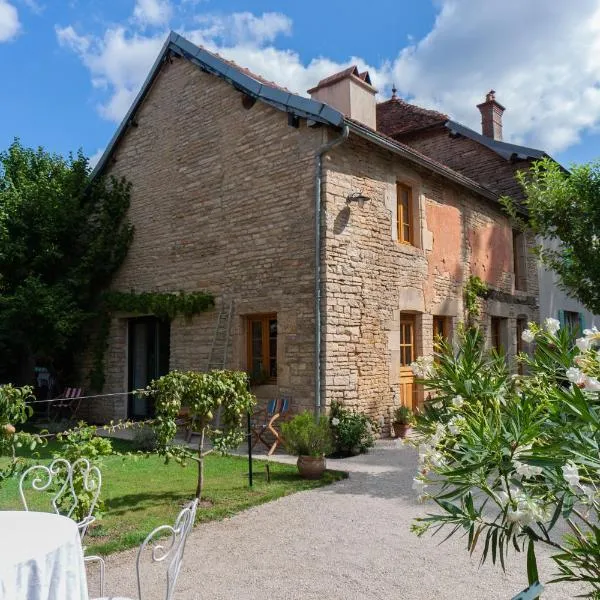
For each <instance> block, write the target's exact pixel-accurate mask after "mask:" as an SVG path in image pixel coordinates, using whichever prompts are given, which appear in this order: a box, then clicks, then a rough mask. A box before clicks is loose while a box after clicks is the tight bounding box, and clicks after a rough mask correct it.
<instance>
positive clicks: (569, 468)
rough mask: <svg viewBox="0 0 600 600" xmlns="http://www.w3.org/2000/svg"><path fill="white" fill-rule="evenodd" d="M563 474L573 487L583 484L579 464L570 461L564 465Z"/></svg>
mask: <svg viewBox="0 0 600 600" xmlns="http://www.w3.org/2000/svg"><path fill="white" fill-rule="evenodd" d="M562 474H563V477H564V478H565V481H566V482H567V483H568V484H569V485H570V486H571V487H572V488H574V487H578V486H580V485H581V484H580V483H579V469H578V468H577V465H576V464H575V463H572V462H570V461H569V462H568V463H566V464H565V465H563V468H562Z"/></svg>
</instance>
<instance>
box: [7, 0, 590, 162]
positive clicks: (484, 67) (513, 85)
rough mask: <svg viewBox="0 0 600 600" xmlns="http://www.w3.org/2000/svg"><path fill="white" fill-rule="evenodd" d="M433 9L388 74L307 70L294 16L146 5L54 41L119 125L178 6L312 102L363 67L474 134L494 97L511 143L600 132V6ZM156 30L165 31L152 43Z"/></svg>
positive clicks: (331, 65)
mask: <svg viewBox="0 0 600 600" xmlns="http://www.w3.org/2000/svg"><path fill="white" fill-rule="evenodd" d="M434 1H435V2H436V5H437V6H438V7H439V12H438V16H437V18H436V21H435V23H434V25H433V27H432V29H431V31H430V32H429V33H428V34H427V35H426V36H425V37H423V38H422V39H420V40H417V41H414V40H409V42H408V43H409V45H408V46H407V47H405V48H403V49H399V51H398V55H397V56H395V57H390V58H389V60H387V61H385V62H382V63H380V64H378V65H369V64H367V63H366V61H364V60H363V59H361V58H360V57H349V58H348V60H346V61H343V62H337V61H334V60H331V59H329V58H327V57H317V58H314V59H313V60H311V61H310V62H309V63H308V64H306V63H304V62H303V61H302V60H301V58H300V56H299V55H298V53H296V52H295V51H293V50H290V49H285V48H281V47H280V46H281V44H278V46H279V47H276V46H275V45H274V42H275V41H276V40H277V39H278V38H279V37H281V36H289V35H291V33H292V21H291V20H290V19H289V18H288V17H287V16H285V15H283V14H281V13H273V12H271V13H264V14H262V15H255V14H252V13H250V12H239V13H233V14H225V15H223V14H214V13H206V12H205V13H201V12H199V11H201V10H202V6H203V3H202V2H201V1H200V0H180V2H179V4H177V3H175V2H172V4H169V3H167V2H164V1H159V0H152V1H150V0H145V1H142V0H137V2H136V5H135V9H134V10H136V11H138V13H136V15H137V16H136V15H134V18H133V19H132V20H130V21H129V22H128V25H127V28H126V27H125V26H124V25H116V26H111V27H109V28H108V29H107V30H106V31H105V33H104V34H103V35H102V36H101V37H91V36H86V35H79V34H77V33H76V31H75V30H74V29H73V27H71V26H68V27H64V28H58V27H57V30H56V31H57V36H58V40H59V42H60V43H61V44H62V45H63V46H66V47H69V48H71V49H72V50H74V51H75V52H76V53H77V54H78V55H79V56H80V57H81V60H82V61H83V63H84V64H85V65H86V66H87V67H88V69H89V70H90V73H91V78H92V82H93V85H94V86H95V87H96V88H98V89H99V93H103V94H107V99H106V100H105V102H103V103H102V104H101V105H100V107H99V110H100V113H101V114H102V115H103V116H104V117H106V118H108V119H111V120H114V121H118V120H120V119H121V118H122V117H123V115H124V114H125V112H126V110H127V108H128V107H129V105H130V102H131V101H132V99H133V98H134V96H135V94H136V92H137V91H138V89H139V86H140V85H141V83H142V82H143V80H144V79H145V77H146V75H147V73H148V70H149V68H150V66H151V64H152V63H153V61H154V59H155V58H156V56H157V54H158V52H159V50H160V47H161V45H162V43H163V42H164V39H165V37H166V35H167V31H168V26H169V25H170V24H171V22H167V20H168V19H167V16H166V15H167V14H169V11H168V9H170V8H172V14H173V18H172V21H173V20H175V19H176V18H178V17H179V18H180V20H182V21H183V22H184V23H186V24H188V28H187V30H181V33H182V34H183V35H185V36H187V37H188V38H189V39H191V40H192V41H194V42H196V43H198V44H202V45H204V46H205V47H206V48H208V49H209V50H211V51H215V52H218V53H219V54H221V55H222V56H224V57H225V58H229V59H231V60H234V61H235V62H237V63H238V64H240V65H242V66H244V67H247V68H249V69H250V70H252V71H254V72H255V73H257V74H259V75H262V76H263V77H265V78H266V79H270V80H272V81H275V82H276V83H279V84H280V85H284V86H286V87H287V88H289V89H290V90H292V91H294V92H298V93H305V92H306V90H307V89H308V88H310V87H312V86H313V85H315V83H316V82H317V81H318V80H319V79H321V78H323V77H326V76H328V75H330V74H332V73H334V72H336V71H338V70H340V69H343V68H345V67H347V66H348V65H350V64H358V66H359V68H361V69H365V68H367V69H368V70H369V72H370V73H371V78H372V80H373V83H374V85H375V86H376V87H378V88H379V90H380V92H381V93H382V95H383V96H387V95H388V94H389V89H390V87H391V84H392V82H395V83H396V85H397V87H398V88H399V90H400V92H401V94H402V95H404V96H405V97H407V98H408V99H410V100H412V101H414V102H415V103H417V104H420V105H422V106H426V107H431V108H437V109H438V110H442V111H443V112H446V113H448V114H450V115H451V116H452V117H453V118H455V119H456V120H459V121H461V122H463V123H465V124H467V125H469V126H471V127H473V128H474V129H476V130H479V129H480V115H479V112H478V111H477V109H476V104H478V103H479V102H481V101H483V98H484V95H485V93H486V92H487V91H488V90H489V89H491V88H493V89H495V90H496V91H497V94H496V97H497V98H498V100H499V101H500V102H501V103H502V104H504V105H505V106H506V107H507V111H506V113H505V116H504V133H505V139H506V140H508V141H514V142H517V143H524V144H528V145H532V146H538V147H541V148H544V149H546V150H548V151H550V152H556V151H559V150H562V149H564V148H566V147H568V146H569V145H572V144H574V143H576V142H577V141H578V139H579V136H580V135H581V133H582V132H583V131H586V130H590V131H592V130H594V128H598V127H599V126H600V0H579V2H578V7H577V10H573V7H572V6H570V5H569V4H568V3H562V2H547V0H528V1H527V2H523V1H522V0H505V2H504V3H503V5H502V9H501V10H499V9H498V7H497V5H495V4H493V3H486V2H481V0H434ZM5 2H6V0H0V6H2V3H5ZM161 6H162V7H163V11H162V12H161V10H160V9H159V8H160V7H161ZM144 7H145V8H144ZM153 7H154V8H153ZM157 7H159V8H157ZM165 7H167V8H165ZM143 8H144V10H145V12H144V13H143V14H144V15H145V21H144V22H143V23H142V22H141V21H142V19H141V15H142V13H140V12H139V11H141V10H142V9H143ZM138 9H139V10H138ZM154 9H156V10H154ZM164 10H167V13H165V12H164ZM190 11H192V12H191V13H190ZM183 15H185V18H183ZM150 23H152V24H154V25H157V26H159V25H164V28H163V29H161V28H160V27H158V28H157V29H156V30H155V32H153V33H152V34H149V33H146V32H145V29H144V28H145V25H147V24H150ZM159 29H160V31H158V30H159Z"/></svg>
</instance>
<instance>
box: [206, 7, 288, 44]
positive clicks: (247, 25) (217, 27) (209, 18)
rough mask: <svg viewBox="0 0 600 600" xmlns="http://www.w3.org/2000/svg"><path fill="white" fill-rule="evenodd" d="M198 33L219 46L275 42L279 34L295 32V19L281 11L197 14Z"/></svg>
mask: <svg viewBox="0 0 600 600" xmlns="http://www.w3.org/2000/svg"><path fill="white" fill-rule="evenodd" d="M195 20H196V22H197V23H198V24H199V29H198V30H197V34H199V35H201V36H202V38H204V39H206V40H212V41H213V42H214V43H216V44H218V45H219V46H224V47H227V46H237V45H248V44H251V45H258V46H262V45H264V44H266V43H268V42H273V41H274V40H275V38H277V37H278V36H279V35H290V34H291V33H292V20H291V19H290V18H289V17H286V16H285V15H282V14H281V13H273V12H269V13H264V14H262V15H261V16H259V17H257V16H256V15H253V14H252V13H250V12H240V13H232V14H230V15H214V14H205V15H198V16H197V17H196V19H195Z"/></svg>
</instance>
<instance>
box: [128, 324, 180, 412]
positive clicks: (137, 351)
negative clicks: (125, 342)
mask: <svg viewBox="0 0 600 600" xmlns="http://www.w3.org/2000/svg"><path fill="white" fill-rule="evenodd" d="M170 329H171V327H170V323H169V322H168V321H161V320H159V319H157V318H156V317H141V318H136V319H130V320H129V391H133V390H139V389H143V388H145V387H146V386H147V385H148V384H149V383H150V382H151V381H152V380H153V379H156V378H158V377H160V376H161V375H165V374H166V373H168V371H169V343H170V333H171V332H170ZM128 412H129V418H130V419H146V418H149V417H152V416H153V415H154V407H153V405H152V400H151V399H150V398H148V397H147V396H145V395H143V394H132V395H131V396H130V397H129V411H128Z"/></svg>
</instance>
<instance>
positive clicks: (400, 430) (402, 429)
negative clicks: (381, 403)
mask: <svg viewBox="0 0 600 600" xmlns="http://www.w3.org/2000/svg"><path fill="white" fill-rule="evenodd" d="M392 427H393V428H394V435H395V436H396V437H399V438H405V437H406V434H407V433H408V432H409V431H410V424H409V423H398V422H394V423H392Z"/></svg>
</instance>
